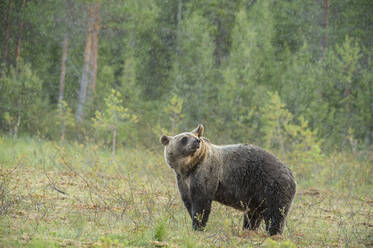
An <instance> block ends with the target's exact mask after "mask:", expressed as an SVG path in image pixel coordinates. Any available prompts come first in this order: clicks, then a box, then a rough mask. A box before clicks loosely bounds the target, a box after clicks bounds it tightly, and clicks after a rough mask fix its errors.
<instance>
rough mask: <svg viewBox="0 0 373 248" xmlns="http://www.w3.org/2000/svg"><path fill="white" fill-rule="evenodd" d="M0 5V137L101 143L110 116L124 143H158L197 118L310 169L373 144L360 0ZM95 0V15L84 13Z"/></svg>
mask: <svg viewBox="0 0 373 248" xmlns="http://www.w3.org/2000/svg"><path fill="white" fill-rule="evenodd" d="M7 3H8V1H5V2H4V3H2V4H1V6H2V8H1V11H0V15H1V16H2V17H4V18H0V19H1V20H0V26H1V28H2V29H3V30H8V28H9V30H10V31H9V33H8V35H9V37H8V38H7V37H6V35H5V33H4V35H2V36H1V39H2V40H3V41H4V42H1V44H0V48H1V57H2V62H3V63H2V65H1V72H0V73H1V76H0V91H1V95H0V131H1V132H2V133H3V134H9V133H10V134H12V135H17V134H18V133H24V134H26V133H27V134H31V135H38V136H40V137H43V138H47V139H59V138H60V137H61V136H62V137H65V135H64V132H65V131H61V130H66V132H67V134H68V135H66V137H65V138H66V139H68V140H71V141H74V140H78V141H84V140H87V139H98V141H100V142H101V141H102V143H107V142H108V140H109V139H108V137H109V131H108V130H111V131H110V133H112V131H113V129H112V127H113V126H117V127H118V130H121V131H120V132H121V133H120V139H119V140H118V144H119V145H129V144H130V143H131V144H132V145H136V144H146V145H147V146H148V145H150V146H152V145H155V144H156V142H157V137H158V136H159V134H160V132H161V130H163V131H165V130H168V131H169V132H172V133H175V132H177V131H179V130H180V131H181V130H184V129H187V128H189V127H190V126H195V125H196V124H197V123H204V124H205V125H206V126H208V130H209V136H210V137H212V138H214V141H215V143H231V142H235V143H236V142H250V143H255V144H258V145H262V146H265V147H266V148H270V149H273V150H275V151H278V153H279V154H283V155H286V156H288V155H289V156H290V154H292V155H291V156H293V157H294V158H295V157H297V156H304V157H302V159H303V160H304V161H312V164H313V165H315V166H316V164H318V163H319V162H316V161H319V160H320V157H319V156H321V155H320V154H326V153H328V152H334V151H342V150H346V149H347V151H360V150H368V149H369V148H370V146H371V145H372V144H373V117H372V116H373V107H372V102H373V100H372V95H373V72H372V69H371V68H372V54H373V50H372V44H373V39H372V37H373V35H372V34H373V31H372V26H373V25H372V17H371V16H372V15H371V12H372V11H373V6H372V5H371V4H370V3H369V1H368V0H366V1H360V2H359V3H353V4H352V3H351V1H348V0H341V1H338V2H335V1H332V2H331V1H305V0H302V1H272V0H268V1H249V0H237V1H226V0H223V1H215V0H214V1H208V2H201V1H194V0H188V1H185V0H184V1H183V0H179V1H167V2H164V1H159V0H146V1H137V0H129V1H109V2H104V1H66V2H64V3H62V2H58V1H57V2H56V1H42V2H35V1H27V4H26V5H25V7H24V9H23V7H22V6H21V4H19V3H17V4H15V5H14V6H13V9H12V12H11V15H10V16H9V18H7V13H8V12H7V9H8V5H7ZM93 6H100V8H99V12H98V18H93V17H92V16H91V17H90V12H89V10H92V7H93ZM91 14H92V13H91ZM92 18H93V19H94V20H93V19H92ZM8 19H9V20H8ZM96 20H97V23H94V24H97V25H98V26H99V34H98V45H97V47H94V46H93V45H92V47H91V49H90V50H92V51H93V52H94V51H96V52H97V65H96V66H97V83H96V84H95V85H90V84H89V83H88V86H86V87H88V95H89V97H88V100H86V101H85V102H84V108H83V109H84V110H83V111H84V112H85V113H84V117H85V118H84V120H83V121H82V122H79V123H75V120H73V116H74V114H75V113H76V111H77V106H78V103H79V99H78V98H79V96H78V92H79V89H80V85H79V82H80V77H81V76H82V75H81V74H82V73H81V72H82V68H83V66H84V65H83V64H84V63H85V61H84V56H85V55H84V51H85V49H84V48H85V47H86V42H87V40H88V39H87V37H88V34H89V28H88V26H89V25H88V24H89V23H90V22H92V21H95V22H96ZM21 23H22V24H23V25H24V29H23V31H22V30H21V29H19V26H20V24H21ZM91 29H92V28H91ZM66 37H67V39H68V41H69V46H68V48H67V51H64V50H63V41H64V38H66ZM92 37H93V35H92ZM18 40H19V42H18ZM5 41H7V42H5ZM18 43H19V44H20V45H19V46H18ZM92 44H93V43H92ZM17 50H19V51H20V58H19V59H16V58H17ZM5 51H6V53H7V57H5V55H4V54H5ZM65 52H66V54H65V55H66V57H67V59H66V73H65V74H64V75H63V79H64V81H63V82H64V91H63V92H58V89H59V79H60V77H61V64H62V60H61V58H62V55H63V53H65ZM93 52H92V54H93ZM3 55H4V56H3ZM89 63H90V64H89V65H86V66H87V68H89V70H90V72H91V74H89V75H90V77H92V75H93V76H94V74H92V70H93V69H92V68H93V67H92V65H93V64H92V63H93V62H92V61H90V62H89ZM113 92H114V93H113ZM61 94H62V95H63V100H64V101H63V102H61V103H59V101H58V97H59V95H61ZM113 101H114V102H113ZM126 109H130V111H129V112H126ZM113 111H114V112H115V113H116V114H114V112H113ZM122 112H123V113H126V114H127V115H129V116H132V117H133V116H136V122H134V121H133V118H132V117H128V116H127V117H128V118H127V117H126V118H119V116H122V114H123V113H122ZM129 113H131V114H129ZM51 116H52V117H53V118H49V117H51ZM115 116H117V117H118V118H114V117H115ZM54 117H56V118H54ZM55 122H57V125H55V124H56V123H55ZM94 129H95V130H97V131H99V132H98V133H100V135H99V136H96V135H95V132H92V130H94ZM104 130H106V131H105V132H107V133H106V134H105V135H104V133H105V132H104ZM127 141H131V142H127ZM300 151H302V152H300ZM321 151H323V152H321ZM299 154H300V155H299ZM306 154H308V155H306ZM308 156H309V157H308ZM304 163H305V164H307V163H308V162H304ZM311 167H312V166H311Z"/></svg>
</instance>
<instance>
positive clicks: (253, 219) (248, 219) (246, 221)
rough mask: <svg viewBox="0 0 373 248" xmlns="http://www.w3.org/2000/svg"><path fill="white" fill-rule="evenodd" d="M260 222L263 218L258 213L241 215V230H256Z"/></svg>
mask: <svg viewBox="0 0 373 248" xmlns="http://www.w3.org/2000/svg"><path fill="white" fill-rule="evenodd" d="M262 220H263V216H262V215H261V214H260V213H256V212H254V213H250V212H249V213H245V214H244V215H243V229H249V230H256V229H258V227H259V226H260V222H262Z"/></svg>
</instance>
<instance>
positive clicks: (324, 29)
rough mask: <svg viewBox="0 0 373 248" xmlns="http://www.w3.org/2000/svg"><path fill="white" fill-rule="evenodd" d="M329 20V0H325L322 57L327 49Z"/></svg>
mask: <svg viewBox="0 0 373 248" xmlns="http://www.w3.org/2000/svg"><path fill="white" fill-rule="evenodd" d="M328 20H329V0H324V16H323V22H322V27H323V35H322V38H321V57H323V56H324V53H325V49H326V45H327V44H326V40H327V36H326V32H327V28H328Z"/></svg>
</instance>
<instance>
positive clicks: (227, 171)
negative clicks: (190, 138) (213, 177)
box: [216, 144, 295, 209]
mask: <svg viewBox="0 0 373 248" xmlns="http://www.w3.org/2000/svg"><path fill="white" fill-rule="evenodd" d="M216 148H217V149H219V150H220V152H219V153H220V154H221V157H222V165H221V166H222V178H220V182H219V187H218V191H217V194H216V200H217V201H219V202H222V203H223V204H226V205H229V206H233V207H235V208H238V209H240V208H241V207H242V200H243V199H245V200H246V202H251V203H253V204H254V205H257V204H259V202H261V201H263V200H265V199H267V198H277V197H278V198H279V199H278V201H280V202H281V201H282V200H283V199H284V198H292V197H293V195H294V194H295V180H294V177H293V175H292V174H291V171H290V170H289V169H288V167H286V166H285V165H284V164H282V163H281V161H280V160H279V159H278V158H276V157H275V156H274V155H272V154H270V153H269V152H267V151H265V150H263V149H262V148H260V147H257V146H254V145H247V144H237V145H225V146H217V147H216ZM281 199H282V200H281ZM240 201H241V202H240ZM245 207H247V206H245Z"/></svg>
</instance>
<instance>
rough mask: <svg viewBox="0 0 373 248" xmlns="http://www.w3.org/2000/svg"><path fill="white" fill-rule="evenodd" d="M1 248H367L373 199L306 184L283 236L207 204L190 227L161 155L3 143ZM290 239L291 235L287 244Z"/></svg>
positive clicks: (372, 241) (372, 231)
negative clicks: (252, 227) (206, 212)
mask: <svg viewBox="0 0 373 248" xmlns="http://www.w3.org/2000/svg"><path fill="white" fill-rule="evenodd" d="M0 166H1V167H0V168H1V170H0V176H1V178H0V180H1V181H0V246H1V247H17V246H26V247H65V246H74V247H131V246H132V247H162V246H164V247H258V246H264V247H276V246H277V247H278V246H279V244H280V245H281V247H295V246H294V244H295V245H296V246H297V247H328V246H329V247H370V246H373V201H372V198H371V195H369V194H365V195H357V194H354V193H351V192H345V191H338V190H330V189H326V188H325V187H320V186H316V185H314V186H312V187H310V186H302V183H301V182H298V192H297V196H296V199H295V202H294V204H293V207H292V209H291V212H290V214H289V217H288V221H287V226H286V228H285V232H284V234H283V236H282V237H277V240H276V241H273V242H272V241H270V240H266V239H267V238H268V237H267V235H266V233H265V231H264V226H263V225H262V226H261V227H260V230H259V231H258V232H242V230H241V225H242V215H241V213H240V212H238V211H236V210H234V209H231V208H228V207H224V206H222V205H220V204H218V203H214V204H213V210H212V213H211V215H210V220H209V222H208V224H207V228H206V230H205V231H204V232H194V231H192V228H191V220H190V219H189V216H188V214H187V212H186V210H185V208H184V206H183V204H182V201H181V199H180V196H179V193H178V191H177V187H176V184H175V178H174V175H173V173H172V171H171V170H170V169H169V168H168V167H167V166H166V164H165V163H164V161H163V158H162V152H161V147H160V149H159V150H157V151H150V150H146V151H145V150H144V148H141V147H138V148H137V149H132V150H119V151H118V155H117V157H116V159H115V160H114V161H113V160H112V158H111V154H110V152H108V151H104V150H103V149H100V148H99V147H97V146H95V145H84V146H83V145H79V144H71V145H67V146H63V147H62V146H59V145H58V144H56V143H51V142H45V141H37V140H35V139H17V140H13V139H7V138H6V139H5V138H2V139H0ZM289 240H290V241H289Z"/></svg>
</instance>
